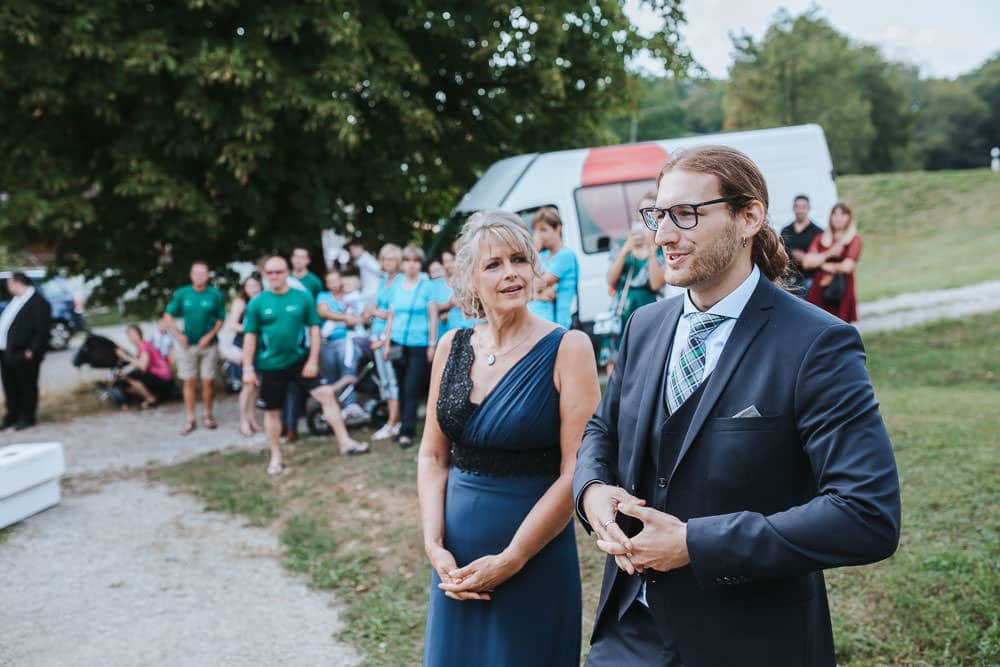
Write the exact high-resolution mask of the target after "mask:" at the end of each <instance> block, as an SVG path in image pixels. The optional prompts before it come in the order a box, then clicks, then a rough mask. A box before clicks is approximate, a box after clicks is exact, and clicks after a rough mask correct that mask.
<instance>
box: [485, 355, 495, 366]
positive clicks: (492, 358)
mask: <svg viewBox="0 0 1000 667" xmlns="http://www.w3.org/2000/svg"><path fill="white" fill-rule="evenodd" d="M496 362H497V357H496V355H495V354H490V355H487V356H486V365H487V366H492V365H493V364H495V363H496Z"/></svg>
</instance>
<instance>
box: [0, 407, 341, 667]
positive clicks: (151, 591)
mask: <svg viewBox="0 0 1000 667" xmlns="http://www.w3.org/2000/svg"><path fill="white" fill-rule="evenodd" d="M216 416H217V418H218V420H219V423H220V424H221V426H220V428H219V429H218V430H214V431H209V430H208V429H205V428H203V427H202V428H199V429H198V430H196V431H195V432H194V433H192V434H191V435H189V436H186V437H185V436H181V435H179V433H178V430H179V428H180V426H181V425H182V422H183V411H182V408H181V406H179V405H172V406H167V407H163V408H160V409H157V410H153V411H147V412H129V413H110V414H109V413H105V414H100V415H93V416H90V417H81V418H77V419H74V420H72V421H70V422H64V423H47V424H41V425H39V426H37V427H35V428H33V429H31V430H30V431H25V432H23V433H14V432H12V431H4V432H3V433H0V446H3V445H8V444H13V443H15V442H26V443H31V442H51V441H56V442H61V443H63V446H64V447H65V451H66V460H67V475H68V476H69V477H70V481H69V483H68V484H64V491H63V500H62V503H61V504H60V505H58V506H57V507H55V508H53V509H50V510H48V511H46V512H43V513H41V514H38V515H36V516H34V517H31V518H29V519H27V520H26V521H24V522H22V523H21V524H20V525H18V526H17V527H16V528H15V529H14V531H13V533H12V534H11V535H10V536H9V538H8V539H7V541H6V542H5V543H3V544H0V665H18V667H21V666H31V667H34V666H36V665H37V666H40V667H47V666H49V665H51V666H53V667H56V666H60V667H61V666H62V665H75V666H78V667H89V666H90V665H94V666H95V667H96V666H97V665H101V666H105V665H112V666H117V665H122V666H126V665H128V666H131V665H169V666H173V665H185V666H188V665H192V666H199V665H206V666H209V665H211V666H212V667H214V666H216V665H319V664H324V665H350V664H355V663H357V662H358V661H359V657H358V655H357V654H356V653H355V651H354V650H353V649H351V648H350V647H348V646H346V645H344V644H342V643H340V642H338V641H336V640H334V639H333V637H332V635H333V634H334V633H335V632H336V631H337V630H338V628H339V627H340V622H339V620H338V611H337V608H336V607H335V606H331V603H330V597H329V595H328V594H326V593H318V592H314V591H311V590H309V589H308V588H307V586H306V585H305V583H304V580H303V579H302V578H301V577H298V576H295V575H292V574H290V573H288V572H286V571H285V570H284V569H283V568H282V566H281V564H280V558H281V552H282V549H281V546H280V544H279V543H278V540H277V539H276V537H275V536H274V535H273V534H272V533H271V532H270V531H268V530H265V529H260V528H251V527H247V526H244V525H243V522H242V521H241V520H240V519H239V518H237V517H233V516H230V515H224V514H219V513H214V512H205V511H203V506H202V504H201V503H200V502H198V501H197V500H196V499H194V498H192V497H190V496H187V495H183V494H179V495H171V494H170V492H169V490H168V489H167V488H166V487H164V486H162V485H160V484H149V483H147V482H146V481H145V475H144V474H143V470H144V469H145V468H147V467H149V466H152V465H160V464H171V463H177V462H180V461H183V460H186V459H189V458H192V457H194V456H197V455H199V454H201V453H204V452H209V451H216V450H220V449H229V448H240V449H250V450H263V449H265V448H266V442H265V440H264V438H263V436H262V435H258V436H255V437H254V438H252V439H247V438H244V437H242V436H241V435H239V433H238V432H236V426H237V424H238V417H237V406H236V401H235V400H233V399H231V398H230V399H227V400H223V401H221V402H220V403H219V404H218V406H217V409H216ZM265 461H266V458H265V457H264V456H263V455H262V456H261V466H262V468H263V466H264V464H265Z"/></svg>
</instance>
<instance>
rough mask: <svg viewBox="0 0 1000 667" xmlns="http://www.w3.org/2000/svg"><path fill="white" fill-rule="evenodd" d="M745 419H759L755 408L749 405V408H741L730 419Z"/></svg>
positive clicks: (758, 413)
mask: <svg viewBox="0 0 1000 667" xmlns="http://www.w3.org/2000/svg"><path fill="white" fill-rule="evenodd" d="M745 417H760V412H758V411H757V406H756V405H750V406H749V407H746V408H743V409H742V410H740V411H739V412H737V413H736V414H735V415H733V416H732V417H731V418H730V419H743V418H745Z"/></svg>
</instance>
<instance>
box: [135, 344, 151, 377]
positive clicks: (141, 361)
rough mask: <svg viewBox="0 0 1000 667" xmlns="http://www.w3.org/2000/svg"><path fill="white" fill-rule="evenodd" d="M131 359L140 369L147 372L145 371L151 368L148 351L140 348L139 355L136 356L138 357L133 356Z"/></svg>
mask: <svg viewBox="0 0 1000 667" xmlns="http://www.w3.org/2000/svg"><path fill="white" fill-rule="evenodd" d="M131 361H132V365H133V366H135V367H136V368H138V369H139V370H140V371H143V372H145V371H147V370H149V352H148V351H146V350H142V349H140V350H139V356H138V357H136V358H133V359H132V360H131Z"/></svg>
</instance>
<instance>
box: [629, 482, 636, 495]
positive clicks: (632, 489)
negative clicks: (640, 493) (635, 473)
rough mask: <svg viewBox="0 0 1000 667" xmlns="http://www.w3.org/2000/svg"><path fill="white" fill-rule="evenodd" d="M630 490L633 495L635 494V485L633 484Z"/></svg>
mask: <svg viewBox="0 0 1000 667" xmlns="http://www.w3.org/2000/svg"><path fill="white" fill-rule="evenodd" d="M629 490H630V491H631V492H632V493H635V484H633V485H632V486H631V487H630V489H629Z"/></svg>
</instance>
